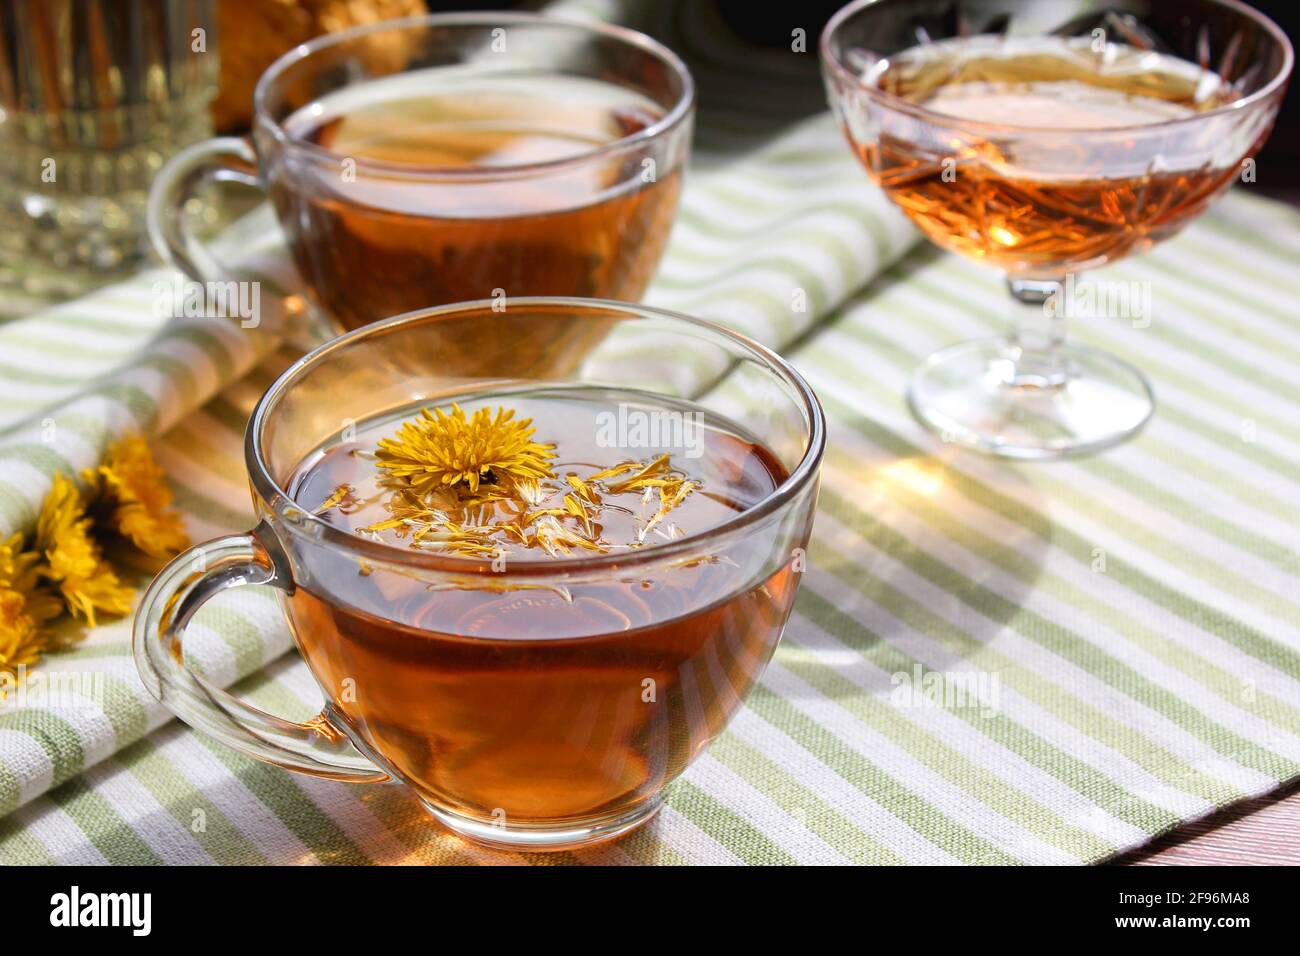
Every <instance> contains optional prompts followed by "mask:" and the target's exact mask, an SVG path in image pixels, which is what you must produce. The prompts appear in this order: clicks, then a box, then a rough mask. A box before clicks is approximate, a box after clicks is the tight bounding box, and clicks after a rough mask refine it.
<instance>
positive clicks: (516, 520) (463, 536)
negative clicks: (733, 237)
mask: <svg viewBox="0 0 1300 956" xmlns="http://www.w3.org/2000/svg"><path fill="white" fill-rule="evenodd" d="M532 425H533V422H532V420H531V419H524V420H516V418H515V412H514V410H513V409H507V408H498V409H497V410H496V413H495V415H494V414H493V413H492V411H491V410H490V409H488V408H486V407H485V408H480V409H478V410H477V411H475V412H474V413H473V415H470V416H467V415H466V414H465V412H464V411H463V410H462V409H461V408H460V407H459V406H457V405H452V406H451V412H450V414H448V413H445V412H443V411H442V410H441V409H428V408H425V409H422V410H421V411H420V414H419V416H418V417H417V418H415V419H413V420H410V421H407V422H404V423H403V424H402V425H401V427H400V428H399V429H398V431H397V434H396V436H395V437H392V438H384V439H381V440H380V441H379V442H378V448H377V451H376V453H375V454H374V455H373V456H369V455H363V457H366V458H371V459H372V460H373V461H374V462H375V465H376V467H377V468H379V469H381V470H382V474H383V477H382V478H381V479H380V485H381V486H382V487H385V488H386V489H387V492H386V493H385V494H384V495H382V496H381V497H383V499H384V502H383V507H384V509H385V511H386V512H387V517H386V518H384V519H383V520H380V521H376V522H373V523H371V524H369V525H366V526H364V527H359V528H357V531H358V532H359V533H361V534H364V535H367V536H369V537H372V538H375V539H377V540H381V541H382V540H384V539H383V537H382V533H383V532H391V533H392V534H394V535H395V536H396V537H398V538H400V539H403V540H406V541H407V542H408V543H409V545H410V546H411V547H413V548H419V549H427V550H439V551H448V552H451V553H455V554H461V555H466V556H469V557H477V558H485V559H494V558H497V557H500V556H503V555H505V554H506V553H507V549H508V548H519V549H524V550H529V549H537V550H541V551H544V552H545V553H546V554H548V555H550V556H551V557H562V556H564V555H568V554H572V553H575V552H577V553H582V552H586V553H595V554H602V553H606V552H608V551H609V550H611V549H613V548H639V547H642V546H644V544H645V541H646V538H647V536H648V535H649V534H650V533H651V532H654V533H655V534H656V535H658V536H659V537H662V538H664V539H665V540H672V539H673V538H675V537H679V536H680V535H681V534H682V533H683V532H682V531H681V530H680V529H679V528H678V527H677V526H676V525H675V524H671V523H669V522H667V520H666V519H667V516H668V514H669V512H671V511H672V510H673V509H675V508H677V507H678V506H680V505H681V504H682V502H683V501H685V500H686V498H687V496H688V495H690V494H691V493H692V492H693V491H695V490H696V489H698V487H699V482H698V481H693V480H690V479H689V478H688V477H687V476H686V475H685V474H684V473H682V472H681V471H679V470H678V469H677V468H675V467H674V466H673V464H672V461H671V458H670V457H669V456H668V455H660V456H658V457H656V458H654V459H651V460H649V461H631V460H629V461H622V462H619V463H618V464H616V465H614V466H612V467H610V468H605V469H602V470H596V471H593V472H592V473H590V474H588V475H586V476H585V477H583V476H582V475H579V474H577V473H575V472H573V471H569V472H568V473H567V474H564V475H561V476H557V475H556V474H555V469H554V459H555V457H556V446H555V445H554V444H543V443H540V442H537V441H534V440H533V435H534V434H535V432H536V429H535V428H533V427H532ZM581 467H586V468H591V467H593V466H591V465H584V466H581ZM630 495H636V496H638V497H639V499H640V501H639V503H637V504H633V505H632V506H631V507H629V506H628V505H627V504H625V503H623V502H620V501H616V500H611V499H617V498H619V497H620V496H624V497H625V496H630ZM370 500H374V499H370ZM366 504H367V502H366V501H360V502H359V501H358V500H357V492H356V490H355V489H354V488H353V486H352V485H350V484H341V485H339V486H337V487H336V488H335V489H334V491H333V493H331V494H330V495H329V496H328V497H327V498H326V499H325V500H324V501H323V502H322V503H321V504H320V505H319V506H318V507H317V508H316V513H317V514H323V513H325V512H327V511H330V510H331V509H337V510H338V511H339V512H341V513H343V514H347V513H351V512H353V511H355V510H358V509H361V508H364V507H365V505H366ZM638 504H639V506H638ZM615 512H617V513H619V514H621V515H624V516H626V518H624V519H623V520H630V521H632V522H634V523H635V529H636V530H635V532H634V534H629V535H628V536H627V540H608V539H607V538H606V536H605V529H606V523H607V519H608V518H609V517H610V516H611V515H612V514H613V513H615ZM617 537H618V536H616V538H617Z"/></svg>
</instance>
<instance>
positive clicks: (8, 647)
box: [0, 588, 47, 700]
mask: <svg viewBox="0 0 1300 956" xmlns="http://www.w3.org/2000/svg"><path fill="white" fill-rule="evenodd" d="M46 638H47V634H46V633H45V631H44V630H42V628H41V627H40V626H39V623H38V622H37V621H36V620H35V619H34V618H33V617H32V615H31V614H29V613H28V608H27V599H26V597H25V596H24V595H23V594H22V593H20V592H18V591H15V590H13V589H12V588H0V674H9V675H13V676H15V677H16V676H17V674H18V668H20V667H22V666H24V665H26V666H29V667H30V666H31V665H32V664H35V663H36V662H37V661H38V660H40V656H41V652H42V651H43V650H44V649H45V642H46ZM4 683H5V682H0V700H4V698H5V693H4Z"/></svg>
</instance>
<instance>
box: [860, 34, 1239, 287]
mask: <svg viewBox="0 0 1300 956" xmlns="http://www.w3.org/2000/svg"><path fill="white" fill-rule="evenodd" d="M869 81H870V82H871V83H873V84H874V85H876V86H878V87H879V88H880V89H882V90H884V91H886V92H888V93H890V94H892V95H895V96H898V97H900V98H902V99H905V100H907V101H909V102H913V103H916V104H917V105H920V106H924V107H925V108H927V109H929V110H932V111H935V112H938V113H942V114H945V115H948V116H952V117H954V118H955V119H958V120H964V121H975V122H983V123H993V124H1011V125H1015V126H1019V127H1035V128H1038V127H1041V128H1043V129H1044V130H1045V131H1051V130H1058V129H1059V130H1061V132H1060V133H1059V135H1057V136H1056V137H1055V139H1056V141H1055V142H1052V141H1051V139H1050V137H1051V133H1050V132H1045V133H1044V137H1045V139H1044V141H1043V145H1042V146H1041V147H1039V148H1036V149H1033V150H1029V149H1026V148H1024V147H1023V144H1022V146H1021V148H1020V149H1019V150H1018V154H1016V155H1004V154H1003V153H1002V152H1001V151H1000V150H999V147H998V146H997V144H996V143H995V142H993V141H992V140H990V141H984V142H977V143H974V144H971V143H969V142H966V143H962V144H960V145H959V146H958V148H956V149H954V150H953V153H952V155H951V156H948V157H942V158H939V157H937V156H936V155H935V154H934V153H933V152H931V153H926V154H922V153H921V152H919V151H918V150H917V149H916V147H915V145H914V144H912V143H909V142H906V141H902V140H899V139H897V138H894V137H890V136H883V137H882V138H881V140H880V141H879V143H872V144H864V145H861V146H860V147H859V148H858V150H857V152H858V155H859V158H860V159H861V161H862V163H863V164H864V165H865V166H866V167H867V169H868V171H869V172H870V173H871V174H872V176H873V178H874V179H875V180H876V181H877V182H878V183H879V184H880V186H881V187H882V188H883V189H884V190H885V191H886V192H887V193H888V194H889V196H890V198H892V199H893V200H894V202H896V203H897V204H898V205H899V206H900V207H901V208H902V209H903V210H904V211H905V212H906V213H907V215H908V216H909V217H911V219H912V220H913V221H914V222H915V223H916V224H917V225H918V226H919V227H920V228H921V229H922V231H924V232H925V234H926V235H927V236H928V237H929V238H930V239H931V240H933V241H934V242H935V243H937V244H939V245H941V246H943V247H945V248H947V249H951V250H952V251H954V252H957V253H960V254H962V255H965V256H967V257H969V258H973V259H979V260H983V261H986V262H988V263H989V264H990V265H993V266H996V267H998V268H1001V269H1003V270H1005V271H1006V272H1008V273H1009V274H1016V273H1026V272H1027V273H1040V274H1041V273H1048V272H1050V273H1053V274H1060V273H1063V272H1065V271H1070V270H1073V269H1077V268H1083V267H1085V266H1089V265H1096V264H1099V263H1102V262H1106V261H1111V260H1114V259H1116V258H1119V257H1121V256H1124V255H1127V254H1130V253H1135V252H1142V251H1144V250H1145V249H1147V248H1149V247H1150V246H1151V245H1153V244H1154V243H1156V242H1158V241H1160V240H1162V239H1165V238H1167V237H1168V236H1170V235H1172V234H1174V233H1175V232H1177V231H1178V230H1179V229H1181V228H1182V227H1183V226H1184V225H1186V224H1187V223H1188V222H1190V221H1191V220H1192V219H1193V218H1195V217H1196V216H1198V215H1199V214H1200V213H1201V212H1202V211H1203V210H1204V207H1205V205H1206V203H1207V202H1208V201H1209V200H1210V199H1211V198H1213V197H1214V196H1215V195H1216V194H1217V193H1218V192H1219V191H1220V190H1221V189H1222V188H1223V186H1224V185H1225V183H1226V182H1227V180H1229V179H1231V178H1232V177H1233V176H1234V175H1235V174H1236V173H1237V172H1238V170H1237V168H1236V167H1233V166H1229V167H1227V168H1216V169H1196V170H1190V171H1185V172H1178V173H1168V172H1161V171H1160V169H1159V167H1158V166H1138V167H1135V166H1134V163H1133V160H1132V159H1131V158H1129V157H1128V156H1126V155H1125V147H1124V143H1123V139H1122V137H1116V138H1114V139H1108V140H1106V141H1105V142H1104V143H1102V144H1100V145H1094V146H1088V147H1085V146H1082V145H1080V140H1078V139H1077V138H1073V139H1072V138H1071V136H1070V132H1069V131H1070V130H1078V131H1080V132H1083V131H1086V130H1090V129H1101V128H1107V127H1119V126H1137V125H1150V124H1157V123H1161V122H1165V121H1167V120H1172V119H1179V118H1182V117H1186V116H1191V115H1194V114H1196V113H1199V112H1204V111H1206V110H1210V109H1214V108H1217V107H1220V106H1223V105H1224V104H1226V103H1228V102H1231V100H1232V99H1233V98H1234V96H1235V94H1234V93H1233V92H1232V91H1231V90H1230V89H1229V88H1227V87H1226V86H1225V85H1224V84H1223V83H1222V82H1221V81H1220V80H1219V77H1218V76H1217V75H1216V74H1214V73H1211V72H1209V71H1206V70H1204V69H1202V68H1200V67H1198V66H1195V65H1194V64H1191V63H1188V62H1186V61H1183V60H1180V59H1178V58H1176V57H1173V56H1169V55H1166V54H1161V53H1155V52H1151V51H1145V50H1138V49H1135V48H1133V47H1127V46H1123V45H1120V44H1115V43H1111V44H1108V45H1107V46H1106V48H1105V52H1095V51H1094V49H1093V48H1092V46H1091V45H1090V43H1089V41H1088V39H1087V38H1081V39H1080V38H1074V39H1071V38H1065V37H1034V38H1026V39H1021V40H1015V39H1010V38H997V41H996V43H995V44H980V43H979V42H974V41H970V40H950V41H943V42H939V43H931V44H926V45H925V46H921V47H916V48H913V49H912V50H907V51H904V52H903V53H901V54H898V55H896V56H893V57H890V58H889V59H888V60H887V61H884V63H883V64H882V66H881V67H880V68H879V70H878V71H877V72H876V73H875V74H874V75H873V76H871V77H869ZM944 159H947V160H949V161H948V162H946V163H945V162H944V161H943V160H944ZM1054 167H1057V172H1058V173H1059V172H1068V176H1065V175H1058V174H1054ZM1085 171H1090V172H1091V175H1088V174H1087V172H1085Z"/></svg>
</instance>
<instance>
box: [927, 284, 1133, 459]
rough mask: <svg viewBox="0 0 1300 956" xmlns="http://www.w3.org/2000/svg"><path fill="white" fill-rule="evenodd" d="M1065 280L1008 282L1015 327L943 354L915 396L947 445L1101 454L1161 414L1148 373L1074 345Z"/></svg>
mask: <svg viewBox="0 0 1300 956" xmlns="http://www.w3.org/2000/svg"><path fill="white" fill-rule="evenodd" d="M1065 288H1066V285H1065V283H1064V281H1063V279H1062V277H1052V278H1046V279H1029V278H1008V280H1007V289H1008V291H1009V292H1010V293H1011V296H1012V298H1013V299H1015V300H1016V301H1017V302H1018V303H1021V305H1020V306H1019V307H1018V311H1019V314H1018V315H1016V316H1015V319H1014V321H1013V325H1012V329H1013V331H1012V333H1011V334H1010V335H1008V336H1004V337H1001V338H995V339H980V340H976V341H974V342H962V343H961V344H960V345H954V346H951V347H949V348H946V349H941V350H940V351H938V352H935V353H934V354H933V355H931V356H930V357H929V358H928V359H926V360H925V362H924V363H922V365H921V367H920V368H919V369H917V370H916V372H915V374H914V375H913V376H912V381H911V384H910V385H909V386H908V390H907V402H908V405H909V406H910V407H911V409H912V414H914V415H915V416H916V417H917V418H918V419H919V420H920V421H921V423H922V424H923V425H925V426H926V427H928V428H929V429H930V430H931V431H933V432H935V433H936V434H938V435H939V436H940V437H941V438H943V439H944V441H948V442H955V443H957V444H960V445H966V446H968V447H971V448H978V449H979V450H980V451H984V452H989V453H990V454H994V455H1001V456H1003V457H1005V458H1019V459H1022V460H1044V459H1051V458H1065V457H1067V456H1070V455H1082V454H1087V453H1089V452H1094V451H1100V450H1101V449H1103V448H1106V447H1108V446H1110V445H1114V444H1115V443H1117V442H1120V441H1123V440H1124V439H1125V438H1128V437H1129V436H1131V435H1133V434H1134V433H1135V432H1137V431H1138V430H1139V429H1140V428H1141V427H1142V426H1143V425H1145V424H1146V423H1147V419H1149V418H1150V417H1151V413H1152V412H1154V411H1155V396H1154V395H1153V393H1152V391H1151V386H1150V384H1148V382H1147V380H1146V378H1145V377H1144V376H1143V375H1142V373H1141V372H1139V371H1138V370H1137V369H1135V368H1134V367H1133V366H1132V365H1129V364H1128V363H1127V362H1125V361H1123V360H1122V359H1118V358H1116V357H1115V356H1113V355H1110V354H1109V353H1107V352H1102V351H1099V350H1097V349H1092V348H1088V347H1087V346H1083V345H1070V344H1067V343H1066V341H1065V317H1064V314H1063V309H1064V304H1063V302H1062V299H1061V296H1062V295H1063V292H1064V290H1065Z"/></svg>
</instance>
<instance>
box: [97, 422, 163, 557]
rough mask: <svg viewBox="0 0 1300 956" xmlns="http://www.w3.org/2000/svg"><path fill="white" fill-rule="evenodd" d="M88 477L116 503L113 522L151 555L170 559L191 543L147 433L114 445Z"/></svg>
mask: <svg viewBox="0 0 1300 956" xmlns="http://www.w3.org/2000/svg"><path fill="white" fill-rule="evenodd" d="M83 477H84V478H85V479H86V481H87V482H89V483H90V485H91V487H92V488H94V489H95V491H96V492H97V494H98V495H101V496H102V497H103V500H104V503H105V504H106V505H108V506H109V507H111V508H112V511H111V515H110V517H109V519H108V523H109V527H111V528H112V530H114V531H116V532H117V533H118V534H120V535H121V536H122V537H124V538H126V539H127V540H128V541H130V542H131V543H132V544H134V545H135V546H136V547H137V548H139V549H140V550H141V551H143V552H144V553H145V554H147V555H150V556H152V557H156V558H166V557H171V556H173V555H176V554H179V553H180V552H181V551H183V550H185V548H187V547H188V546H189V538H188V536H187V535H186V534H185V529H184V527H183V525H182V523H181V516H180V515H179V514H178V513H176V512H175V511H173V510H171V503H172V492H171V488H169V487H168V486H167V476H166V475H165V474H164V472H163V470H162V469H161V468H160V467H158V464H157V462H155V461H154V458H153V453H152V452H150V450H149V443H148V442H146V441H145V440H144V438H142V437H141V436H139V435H128V436H126V437H124V438H122V439H120V440H118V441H116V442H114V443H113V444H111V445H110V446H109V447H108V451H107V452H106V453H105V455H104V461H103V463H102V464H101V465H100V466H99V467H98V468H94V469H89V470H87V471H85V472H83Z"/></svg>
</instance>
